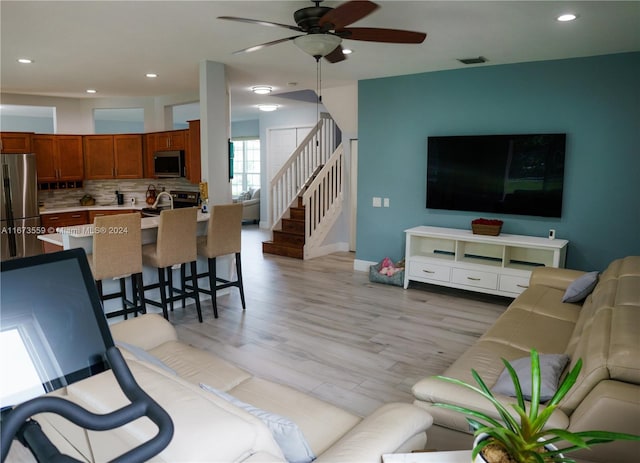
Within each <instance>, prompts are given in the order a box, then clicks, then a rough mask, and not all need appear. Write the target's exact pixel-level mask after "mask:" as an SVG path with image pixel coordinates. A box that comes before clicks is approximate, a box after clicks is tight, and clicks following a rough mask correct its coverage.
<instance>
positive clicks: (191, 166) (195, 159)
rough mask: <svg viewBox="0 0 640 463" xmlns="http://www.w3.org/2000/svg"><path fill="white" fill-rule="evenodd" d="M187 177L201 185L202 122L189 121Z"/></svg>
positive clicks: (185, 161)
mask: <svg viewBox="0 0 640 463" xmlns="http://www.w3.org/2000/svg"><path fill="white" fill-rule="evenodd" d="M184 167H185V177H186V178H187V180H189V181H190V182H191V183H200V178H201V177H200V121H199V120H195V121H189V137H188V143H187V149H186V150H185V154H184Z"/></svg>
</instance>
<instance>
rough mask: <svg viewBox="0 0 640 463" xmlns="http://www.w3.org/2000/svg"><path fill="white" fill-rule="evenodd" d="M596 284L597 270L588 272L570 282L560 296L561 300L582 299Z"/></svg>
mask: <svg viewBox="0 0 640 463" xmlns="http://www.w3.org/2000/svg"><path fill="white" fill-rule="evenodd" d="M597 284H598V272H589V273H585V274H584V275H582V276H581V277H580V278H577V279H575V280H573V281H572V282H571V284H570V285H569V286H568V287H567V290H566V291H565V292H564V296H562V302H580V301H582V300H584V298H586V297H587V296H588V295H589V294H591V291H593V288H595V287H596V285H597Z"/></svg>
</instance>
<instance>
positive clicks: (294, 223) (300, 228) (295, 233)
mask: <svg viewBox="0 0 640 463" xmlns="http://www.w3.org/2000/svg"><path fill="white" fill-rule="evenodd" d="M288 212H289V214H288V215H289V217H288V218H284V217H283V218H282V219H281V229H280V230H272V231H271V233H272V234H273V240H272V241H264V242H263V243H262V252H263V253H267V254H276V255H279V256H286V257H294V258H296V259H304V241H305V223H304V206H303V205H302V196H298V202H297V203H296V205H295V206H292V207H290V208H289V211H288Z"/></svg>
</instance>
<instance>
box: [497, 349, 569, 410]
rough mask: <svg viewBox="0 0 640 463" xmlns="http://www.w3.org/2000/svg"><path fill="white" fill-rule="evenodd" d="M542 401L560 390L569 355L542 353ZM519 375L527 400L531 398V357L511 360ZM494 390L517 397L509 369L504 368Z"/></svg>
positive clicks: (523, 393) (540, 356) (540, 357)
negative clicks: (561, 376) (559, 386)
mask: <svg viewBox="0 0 640 463" xmlns="http://www.w3.org/2000/svg"><path fill="white" fill-rule="evenodd" d="M538 357H539V359H540V376H541V377H542V380H541V381H540V383H541V384H540V402H546V401H547V400H550V399H551V398H552V397H553V395H554V394H555V393H556V391H557V390H558V383H559V382H560V375H561V374H562V371H563V370H564V367H565V366H566V365H567V362H569V356H568V355H566V354H540V355H539V356H538ZM509 363H510V364H511V366H512V367H513V369H514V370H515V371H516V374H517V375H518V380H519V381H520V387H521V388H522V395H524V398H525V399H527V400H531V357H522V358H519V359H517V360H514V361H512V362H509ZM491 390H492V391H493V392H496V393H498V394H503V395H508V396H510V397H515V395H516V390H515V387H514V386H513V381H511V376H510V375H509V371H508V370H507V369H506V368H505V369H504V370H502V373H501V374H500V377H499V378H498V381H496V384H494V385H493V388H491Z"/></svg>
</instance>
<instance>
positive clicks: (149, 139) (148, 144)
mask: <svg viewBox="0 0 640 463" xmlns="http://www.w3.org/2000/svg"><path fill="white" fill-rule="evenodd" d="M155 152H156V134H155V133H147V134H145V135H144V177H145V178H154V177H155V175H154V173H153V153H155Z"/></svg>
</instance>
